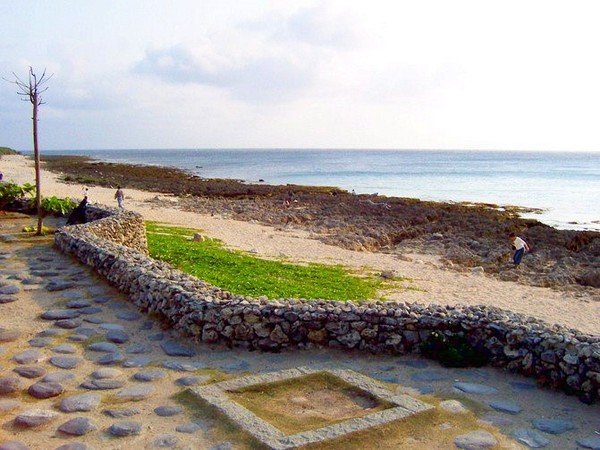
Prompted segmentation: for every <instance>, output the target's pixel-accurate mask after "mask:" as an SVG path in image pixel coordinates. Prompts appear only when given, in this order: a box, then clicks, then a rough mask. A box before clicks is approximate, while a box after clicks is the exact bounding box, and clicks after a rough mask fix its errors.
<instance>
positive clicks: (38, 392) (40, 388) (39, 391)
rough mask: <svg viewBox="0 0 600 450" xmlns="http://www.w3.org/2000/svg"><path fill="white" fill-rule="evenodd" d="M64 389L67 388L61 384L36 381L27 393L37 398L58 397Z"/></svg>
mask: <svg viewBox="0 0 600 450" xmlns="http://www.w3.org/2000/svg"><path fill="white" fill-rule="evenodd" d="M64 391H65V388H64V387H63V386H62V385H61V384H59V383H52V382H45V381H40V382H37V383H34V384H32V385H31V386H29V389H27V393H28V394H29V395H31V396H32V397H34V398H37V399H44V398H51V397H57V396H59V395H60V394H62V393H63V392H64Z"/></svg>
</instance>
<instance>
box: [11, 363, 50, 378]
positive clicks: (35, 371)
mask: <svg viewBox="0 0 600 450" xmlns="http://www.w3.org/2000/svg"><path fill="white" fill-rule="evenodd" d="M13 372H15V373H17V374H18V375H20V376H22V377H23V378H39V377H43V376H44V375H46V373H48V371H47V370H46V369H44V368H43V367H38V366H21V367H16V368H14V369H13Z"/></svg>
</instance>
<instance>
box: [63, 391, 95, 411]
mask: <svg viewBox="0 0 600 450" xmlns="http://www.w3.org/2000/svg"><path fill="white" fill-rule="evenodd" d="M99 404H100V396H98V395H96V394H80V395H74V396H72V397H67V398H65V399H63V400H62V401H61V402H60V406H59V409H60V410H61V411H62V412H76V411H91V410H93V409H95V408H96V407H97V406H98V405H99Z"/></svg>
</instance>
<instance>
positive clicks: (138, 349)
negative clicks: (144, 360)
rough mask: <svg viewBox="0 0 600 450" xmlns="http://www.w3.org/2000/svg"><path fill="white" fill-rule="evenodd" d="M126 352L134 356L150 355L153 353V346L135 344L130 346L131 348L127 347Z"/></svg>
mask: <svg viewBox="0 0 600 450" xmlns="http://www.w3.org/2000/svg"><path fill="white" fill-rule="evenodd" d="M125 351H126V352H127V353H133V354H137V353H150V352H151V351H152V346H151V345H150V344H145V343H140V344H133V345H130V346H129V347H127V350H125Z"/></svg>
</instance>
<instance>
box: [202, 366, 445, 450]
mask: <svg viewBox="0 0 600 450" xmlns="http://www.w3.org/2000/svg"><path fill="white" fill-rule="evenodd" d="M316 373H328V374H329V375H331V376H334V377H336V378H339V379H341V380H343V381H345V382H346V383H348V384H350V385H352V386H354V387H357V388H359V389H360V390H362V391H365V392H367V393H369V394H371V395H372V396H373V397H375V398H377V399H379V400H385V401H387V402H389V403H391V404H393V405H394V407H392V408H388V409H385V410H383V411H378V412H375V413H371V414H367V415H365V416H362V417H357V418H354V419H349V420H345V421H343V422H340V423H336V424H333V425H329V426H326V427H322V428H318V429H315V430H309V431H304V432H300V433H296V434H292V435H286V434H285V433H284V432H282V431H281V430H279V429H278V428H276V427H275V426H273V425H271V424H270V423H268V422H266V421H265V420H263V419H261V418H260V417H258V416H257V415H256V414H254V413H253V412H252V411H250V410H249V409H247V408H245V407H243V406H242V405H240V404H239V403H237V402H235V401H234V400H231V399H230V398H229V397H228V395H227V392H228V391H232V390H237V389H243V388H246V387H249V386H254V385H258V384H269V383H276V382H279V381H287V380H294V379H297V378H301V377H304V376H307V375H312V374H316ZM192 392H193V393H194V394H195V395H197V396H198V397H200V398H201V399H203V400H205V401H206V402H208V403H209V404H210V405H212V406H213V407H215V408H217V409H218V410H219V411H220V412H221V413H223V414H225V415H226V416H227V417H229V419H231V420H232V421H233V422H234V423H235V424H236V425H237V426H239V427H240V428H242V429H243V430H245V431H246V432H248V433H249V434H251V435H252V436H254V437H255V438H256V439H258V440H259V441H260V442H262V443H263V444H265V445H266V446H268V447H269V448H271V449H273V450H287V449H294V448H297V447H301V446H304V445H308V444H314V443H317V442H322V441H326V440H330V439H335V438H338V437H341V436H345V435H347V434H350V433H354V432H357V431H361V430H365V429H368V428H371V427H376V426H379V425H383V424H385V423H388V422H392V421H394V420H399V419H403V418H406V417H408V416H411V415H413V414H418V413H421V412H424V411H428V410H430V409H432V408H433V406H431V405H429V404H427V403H425V402H422V401H420V400H417V399H415V398H413V397H410V396H408V395H404V394H394V393H393V392H392V391H390V390H389V389H386V388H385V387H383V386H382V385H380V384H378V383H376V382H374V381H373V380H372V379H370V378H369V377H366V376H364V375H362V374H360V373H358V372H355V371H353V370H350V369H317V368H310V367H299V368H295V369H287V370H281V371H278V372H272V373H266V374H262V375H251V376H247V377H242V378H237V379H234V380H227V381H222V382H220V383H215V384H211V385H208V386H202V387H198V388H193V389H192Z"/></svg>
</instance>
